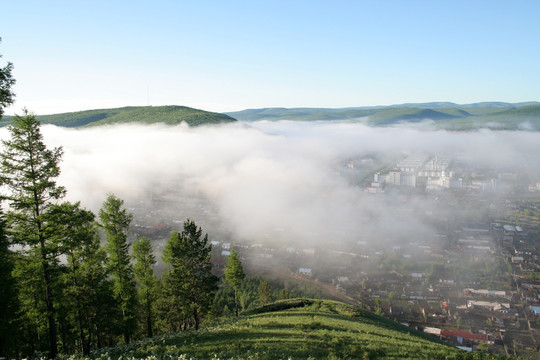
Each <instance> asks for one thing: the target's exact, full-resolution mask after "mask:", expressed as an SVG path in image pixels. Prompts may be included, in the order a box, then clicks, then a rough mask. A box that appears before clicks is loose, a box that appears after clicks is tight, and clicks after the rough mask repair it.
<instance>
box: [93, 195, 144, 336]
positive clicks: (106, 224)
mask: <svg viewBox="0 0 540 360" xmlns="http://www.w3.org/2000/svg"><path fill="white" fill-rule="evenodd" d="M123 205H124V201H123V200H121V199H119V198H117V197H116V196H114V195H112V194H109V195H108V196H107V200H105V202H104V203H103V206H102V208H101V210H100V211H99V218H100V220H101V224H102V227H103V229H104V230H105V240H106V245H105V249H106V250H107V254H108V260H109V261H108V265H107V267H108V271H109V273H110V275H111V276H112V279H113V292H114V298H115V299H116V301H117V304H118V306H119V310H120V312H121V314H122V324H121V328H122V332H123V334H124V341H125V342H126V343H129V342H130V339H131V336H132V335H133V334H134V333H135V330H136V323H137V316H136V313H137V312H136V308H137V292H136V288H135V278H134V275H133V266H132V265H131V262H130V256H129V245H128V243H127V237H128V229H129V224H130V223H131V220H132V218H133V216H132V215H131V214H129V213H128V212H127V211H126V209H124V208H123Z"/></svg>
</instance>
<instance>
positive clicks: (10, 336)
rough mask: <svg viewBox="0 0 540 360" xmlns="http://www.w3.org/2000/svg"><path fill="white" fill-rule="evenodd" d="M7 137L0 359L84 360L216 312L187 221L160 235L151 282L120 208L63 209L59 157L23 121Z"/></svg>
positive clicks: (149, 266)
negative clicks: (68, 359) (79, 359)
mask: <svg viewBox="0 0 540 360" xmlns="http://www.w3.org/2000/svg"><path fill="white" fill-rule="evenodd" d="M9 133H10V137H9V138H8V139H7V140H4V141H3V148H2V152H1V153H0V160H1V164H0V167H1V178H0V181H1V185H2V189H3V194H2V200H3V201H2V203H3V205H4V209H5V211H4V210H1V209H0V284H1V286H2V289H1V291H0V357H3V358H5V357H8V358H23V357H34V356H38V357H41V356H46V357H49V358H54V357H56V355H57V354H59V353H66V354H69V353H75V352H81V353H83V354H89V353H90V351H91V350H92V349H95V348H101V347H104V346H112V345H115V344H119V343H129V342H131V341H133V339H138V338H142V337H146V336H153V335H154V334H156V333H165V332H171V331H179V330H184V329H190V328H192V329H198V327H199V324H200V322H201V319H202V318H203V317H205V316H207V315H208V314H210V313H212V314H213V315H215V316H217V315H220V314H222V313H223V312H224V309H223V308H220V309H219V310H217V309H216V307H215V304H216V300H215V293H216V291H217V290H218V282H219V279H218V278H217V277H216V276H215V275H214V274H213V273H212V264H211V262H210V260H211V259H210V256H211V245H210V243H209V241H208V235H206V234H204V235H203V232H202V229H201V228H200V227H198V226H197V225H196V224H195V222H194V221H192V220H189V219H188V220H186V221H185V222H184V226H183V230H182V231H181V232H173V233H172V234H171V235H170V238H169V239H168V242H167V244H166V246H165V249H164V251H163V256H162V259H163V261H164V263H165V264H166V269H165V272H164V273H163V274H162V276H161V278H159V279H158V278H157V277H156V275H155V273H154V266H155V264H156V258H155V255H154V253H153V251H152V246H151V243H150V241H149V240H148V239H146V238H140V239H138V240H136V241H135V242H134V243H133V246H132V250H131V251H130V245H129V243H128V230H129V226H130V223H131V221H132V215H131V214H129V213H128V212H127V211H126V209H125V208H124V205H123V201H122V200H121V199H119V198H118V197H116V196H115V195H113V194H110V195H108V197H107V198H106V200H105V201H104V203H103V206H102V207H101V209H100V211H99V213H98V214H97V215H96V214H94V213H92V212H91V211H88V210H86V209H84V208H82V207H81V205H80V204H79V203H70V202H65V201H63V197H64V195H65V193H66V190H65V189H64V188H63V187H61V186H59V185H58V184H57V183H56V178H57V177H58V175H59V174H60V166H59V164H60V161H61V158H62V154H63V152H62V148H55V149H52V150H51V149H48V148H47V147H46V146H45V144H44V142H43V139H42V135H41V132H40V123H39V122H38V121H37V120H36V118H35V116H33V115H30V114H28V113H25V114H24V116H16V117H15V118H14V124H13V126H10V127H9ZM103 235H104V239H103ZM231 261H236V262H237V263H236V264H233V265H234V266H235V267H236V268H238V267H239V268H240V270H241V271H240V273H236V274H235V273H233V274H229V275H228V276H226V280H227V281H228V282H229V283H230V284H233V283H234V286H233V287H232V288H231V289H233V288H234V291H235V292H236V291H240V292H242V289H240V285H241V284H243V278H244V275H243V269H242V265H241V263H240V260H239V258H238V257H237V256H236V254H235V256H233V257H231V258H230V262H231ZM229 267H230V268H232V267H233V266H229ZM242 286H243V285H242ZM221 291H222V292H223V291H224V290H221ZM231 291H233V290H231ZM269 296H270V295H269ZM242 301H243V300H242ZM233 303H238V301H237V299H236V298H235V299H234V300H233ZM220 304H221V303H220ZM225 312H226V311H225Z"/></svg>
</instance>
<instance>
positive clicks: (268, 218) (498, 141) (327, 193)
mask: <svg viewBox="0 0 540 360" xmlns="http://www.w3.org/2000/svg"><path fill="white" fill-rule="evenodd" d="M42 131H43V135H44V139H45V142H46V143H47V144H48V146H50V147H54V146H63V148H64V151H65V155H64V159H63V162H62V164H61V167H62V175H61V177H60V178H59V182H60V183H61V184H63V185H65V186H66V187H67V189H68V200H71V201H81V202H82V204H83V205H84V206H86V207H87V208H89V209H91V210H94V211H97V210H98V209H99V207H100V206H101V203H102V202H103V200H104V199H105V197H106V194H107V193H115V194H116V195H118V196H120V197H121V198H123V199H125V200H126V204H131V205H130V206H136V204H137V203H138V202H140V201H141V199H147V198H148V197H149V196H166V194H171V195H170V196H169V198H168V202H167V204H166V205H164V206H166V208H167V211H169V212H171V213H173V214H174V213H175V212H176V214H175V215H171V217H172V218H178V219H179V220H181V219H180V218H181V217H184V219H185V217H192V218H193V217H194V216H192V215H190V214H189V213H188V212H189V209H192V208H194V207H195V208H196V207H199V208H204V209H209V210H208V212H211V213H212V214H213V216H211V217H208V218H205V219H201V220H200V222H202V224H203V227H204V226H205V225H208V226H209V228H210V229H212V230H213V231H223V232H224V233H226V234H227V236H229V237H231V238H233V239H238V240H247V241H254V242H258V241H263V240H264V241H267V240H275V241H280V242H286V243H289V244H295V246H318V245H320V244H334V245H335V246H336V247H339V246H340V244H345V243H350V242H351V241H358V240H364V241H385V240H404V239H405V238H407V236H408V235H407V234H410V233H412V231H414V234H416V235H415V236H420V237H426V238H427V237H430V236H432V234H433V232H434V230H433V229H432V228H431V227H430V225H426V224H425V223H424V222H422V221H421V220H420V219H419V218H418V216H417V214H418V212H419V211H420V212H427V211H431V210H432V209H433V208H435V205H434V204H433V203H432V200H428V199H426V198H423V197H422V198H414V197H409V198H406V199H404V198H403V197H400V196H397V195H396V196H385V197H384V198H382V197H377V196H372V195H370V194H367V193H365V192H364V191H363V189H362V188H361V187H360V186H359V185H358V183H355V182H351V181H350V178H348V177H347V176H346V174H345V172H344V168H345V165H346V163H347V162H348V161H350V160H353V159H362V158H377V159H379V160H380V161H384V159H396V158H399V157H401V156H404V155H405V154H409V153H416V152H425V153H431V154H437V153H450V154H459V156H461V157H462V158H464V159H467V160H468V161H470V162H471V163H478V164H483V165H485V166H489V167H493V168H496V169H501V171H502V170H505V169H508V170H507V171H517V170H519V171H529V172H531V171H532V175H531V176H536V175H537V174H536V172H538V169H540V158H538V156H537V154H538V153H540V133H534V132H504V131H500V132H495V131H488V130H483V131H478V132H470V133H458V132H447V131H433V130H425V129H421V128H419V127H416V128H410V127H405V126H397V127H388V128H373V127H367V126H364V125H362V124H354V123H345V122H342V123H340V122H292V121H279V122H267V121H261V122H255V123H236V124H227V125H221V126H203V127H197V128H189V127H188V126H186V125H178V126H164V125H149V126H142V125H121V126H107V127H99V128H88V129H66V128H60V127H56V126H51V125H46V126H43V128H42ZM0 135H1V136H2V137H3V138H5V137H6V130H5V129H1V130H0ZM381 159H383V160H381ZM388 161H390V160H388ZM533 170H534V171H533ZM536 181H540V179H537V180H536ZM198 202H200V204H198ZM187 203H189V204H187ZM188 205H189V206H188ZM184 215H185V216H184ZM195 220H196V221H197V222H198V223H199V219H197V218H195ZM204 230H205V231H208V230H206V229H204ZM209 232H210V231H209ZM212 235H213V234H212V233H210V236H212Z"/></svg>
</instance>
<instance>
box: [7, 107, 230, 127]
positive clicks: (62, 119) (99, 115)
mask: <svg viewBox="0 0 540 360" xmlns="http://www.w3.org/2000/svg"><path fill="white" fill-rule="evenodd" d="M37 119H38V120H39V121H41V123H42V124H53V125H57V126H64V127H82V126H100V125H111V124H123V123H141V124H153V123H163V124H169V125H175V124H179V123H181V122H185V123H187V124H188V125H190V126H197V125H205V124H220V123H227V122H234V121H236V119H233V118H231V117H230V116H228V115H225V114H220V113H214V112H208V111H204V110H198V109H193V108H189V107H185V106H175V105H173V106H140V107H137V106H135V107H122V108H117V109H101V110H87V111H78V112H70V113H63V114H55V115H38V116H37ZM12 120H13V117H12V116H4V117H3V118H2V120H1V121H0V126H5V125H8V124H10V123H11V122H12Z"/></svg>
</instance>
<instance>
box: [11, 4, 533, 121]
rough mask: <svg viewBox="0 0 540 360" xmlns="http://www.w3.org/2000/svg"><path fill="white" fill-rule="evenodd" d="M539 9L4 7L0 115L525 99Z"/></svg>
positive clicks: (411, 6) (529, 87) (424, 6)
mask: <svg viewBox="0 0 540 360" xmlns="http://www.w3.org/2000/svg"><path fill="white" fill-rule="evenodd" d="M539 13H540V2H538V1H536V0H531V1H525V0H524V1H513V2H510V1H390V0H389V1H367V0H366V1H331V2H330V1H301V0H299V1H291V0H288V1H281V0H277V1H235V0H231V1H207V0H201V1H159V0H154V1H139V0H130V1H123V0H118V1H111V0H94V1H73V0H70V1H58V0H49V1H41V0H36V1H31V0H20V1H6V2H3V4H2V16H1V18H0V37H2V42H1V43H0V54H1V55H2V56H3V58H2V59H0V66H4V65H5V63H6V62H7V61H10V62H12V63H13V64H14V67H15V69H14V77H15V79H16V80H17V84H16V85H15V87H14V91H15V93H16V95H17V97H16V103H15V104H14V105H13V106H11V107H9V108H7V109H5V110H6V111H5V113H6V114H13V113H21V111H22V109H23V108H27V109H28V110H30V111H32V112H34V113H36V114H38V115H39V114H43V115H44V114H53V113H61V112H69V111H79V110H87V109H97V108H114V107H121V106H146V105H152V106H158V105H184V106H190V107H194V108H199V109H204V110H209V111H217V112H225V111H238V110H243V109H247V108H263V107H351V106H372V105H391V104H401V103H408V102H429V101H451V102H455V103H460V104H466V103H473V102H480V101H506V102H522V101H538V100H540V66H538V64H540V47H539V46H538V45H537V44H538V39H540V25H539V23H538V14H539Z"/></svg>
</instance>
